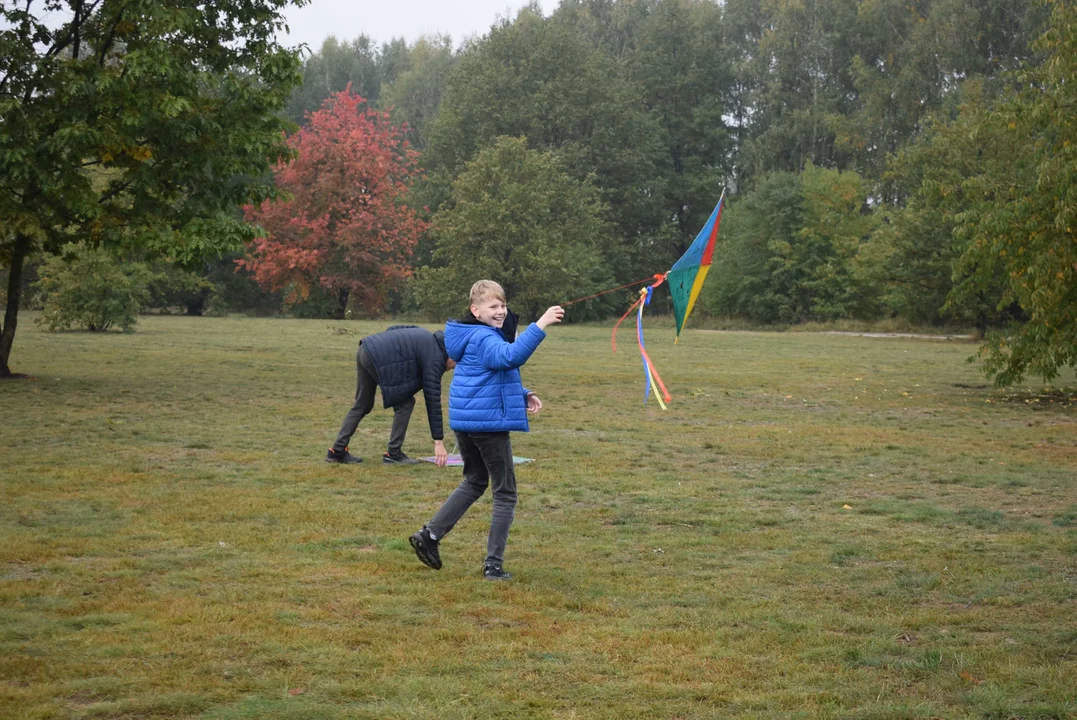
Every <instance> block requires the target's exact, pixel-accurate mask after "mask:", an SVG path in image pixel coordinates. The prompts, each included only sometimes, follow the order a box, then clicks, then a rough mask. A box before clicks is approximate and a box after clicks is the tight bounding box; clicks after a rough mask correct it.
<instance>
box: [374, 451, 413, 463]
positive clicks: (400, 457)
mask: <svg viewBox="0 0 1077 720" xmlns="http://www.w3.org/2000/svg"><path fill="white" fill-rule="evenodd" d="M381 461H382V463H384V464H386V465H418V464H419V463H421V462H422V460H415V459H413V458H409V457H408V456H407V455H405V454H404V453H402V452H399V453H397V454H395V455H393V454H391V453H384V454H383V455H382V456H381Z"/></svg>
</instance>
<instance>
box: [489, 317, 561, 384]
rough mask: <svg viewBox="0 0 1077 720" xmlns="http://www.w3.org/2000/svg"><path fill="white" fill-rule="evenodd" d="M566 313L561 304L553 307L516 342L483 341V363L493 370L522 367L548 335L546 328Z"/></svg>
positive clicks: (494, 339)
mask: <svg viewBox="0 0 1077 720" xmlns="http://www.w3.org/2000/svg"><path fill="white" fill-rule="evenodd" d="M564 315H565V311H564V310H563V309H561V307H560V306H557V305H555V306H553V307H551V308H550V309H549V310H547V311H546V312H545V313H543V315H542V317H540V318H539V319H538V320H537V321H536V322H534V323H532V324H530V325H528V326H527V329H526V330H524V331H523V332H522V333H520V335H519V337H517V338H516V342H514V343H509V342H505V341H504V340H499V339H497V338H494V337H491V338H490V339H488V340H486V341H485V343H483V346H482V350H481V357H482V364H483V365H485V366H486V367H488V368H489V369H491V370H508V369H510V368H517V367H520V366H521V365H523V364H524V363H525V362H527V359H528V358H529V357H531V354H532V353H534V352H535V350H536V349H538V346H539V343H541V342H542V341H543V339H544V338H545V337H546V332H545V328H546V327H547V326H549V325H552V324H554V323H559V322H561V318H563V317H564Z"/></svg>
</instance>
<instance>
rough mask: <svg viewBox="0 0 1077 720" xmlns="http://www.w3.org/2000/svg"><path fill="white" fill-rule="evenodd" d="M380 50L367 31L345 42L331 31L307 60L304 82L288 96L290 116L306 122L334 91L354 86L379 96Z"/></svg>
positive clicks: (371, 97) (362, 92)
mask: <svg viewBox="0 0 1077 720" xmlns="http://www.w3.org/2000/svg"><path fill="white" fill-rule="evenodd" d="M378 60H379V57H378V50H377V48H376V47H375V46H374V43H373V41H372V40H371V39H370V38H369V37H367V36H366V35H360V36H359V37H357V38H355V39H354V40H351V41H348V42H341V41H340V40H338V39H337V38H336V37H334V36H332V35H330V36H329V37H327V38H326V39H325V40H324V41H322V45H321V47H320V48H319V49H318V50H317V52H314V53H312V54H311V55H310V56H309V57H307V58H306V59H305V60H304V61H303V70H302V73H303V82H302V84H301V85H300V86H299V87H297V88H296V89H295V91H294V92H293V93H292V96H291V98H290V99H289V100H288V110H287V114H288V117H289V119H291V120H292V121H293V122H295V123H297V124H302V123H303V122H304V120H305V118H306V116H307V113H310V112H314V111H315V110H317V109H318V108H320V107H321V106H322V104H323V103H325V100H326V98H328V97H329V96H330V95H332V94H333V93H338V92H341V91H342V90H344V88H346V87H348V86H349V85H350V86H351V87H352V89H353V90H354V91H355V92H356V93H358V94H359V95H362V96H363V97H365V98H367V99H368V100H370V101H371V102H374V101H376V100H377V99H378V95H379V93H380V92H381V84H382V77H381V72H380V70H379V67H378Z"/></svg>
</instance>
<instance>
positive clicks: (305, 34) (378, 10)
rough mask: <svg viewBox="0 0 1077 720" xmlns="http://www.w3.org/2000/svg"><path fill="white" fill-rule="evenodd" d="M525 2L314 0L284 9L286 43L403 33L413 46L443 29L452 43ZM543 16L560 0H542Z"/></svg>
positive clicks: (314, 45) (385, 38)
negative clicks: (288, 29) (416, 41)
mask: <svg viewBox="0 0 1077 720" xmlns="http://www.w3.org/2000/svg"><path fill="white" fill-rule="evenodd" d="M526 4H527V2H526V0H380V1H377V0H312V2H311V3H310V4H309V5H307V6H305V7H302V8H294V7H293V8H289V9H288V10H287V11H286V12H285V16H286V17H287V20H288V26H289V28H290V29H291V32H290V33H289V34H288V35H287V36H285V37H282V38H280V39H281V40H282V41H283V42H284V44H285V45H298V44H299V43H306V44H307V45H308V46H309V47H310V49H311V50H312V51H316V50H317V49H318V48H319V47H321V44H322V41H323V40H325V39H326V38H327V37H329V36H330V35H335V36H336V37H337V39H339V40H351V39H353V38H357V37H359V36H360V35H366V36H367V37H369V38H370V39H371V40H373V41H374V42H375V44H376V45H379V46H380V45H381V44H382V43H385V42H389V41H390V40H392V39H393V38H397V37H402V38H404V39H405V40H407V41H408V43H409V44H411V43H413V42H415V40H417V39H418V38H419V36H421V35H433V34H435V33H441V34H443V35H449V36H451V37H452V41H453V46H455V47H460V44H461V43H462V42H463V41H464V40H465V39H466V38H467V37H469V36H471V35H479V36H481V35H484V34H485V33H486V32H487V31H488V30H489V29H490V26H491V25H493V23H494V21H495V20H496V19H497V18H498V16H502V17H504V16H508V17H510V18H512V17H515V16H516V12H517V11H518V10H519V9H520V8H521V7H523V6H524V5H526ZM539 5H540V6H541V7H542V12H543V14H544V15H547V16H548V15H549V14H550V13H551V12H553V11H554V9H556V7H557V5H558V2H557V0H540V2H539Z"/></svg>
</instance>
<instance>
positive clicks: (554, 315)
mask: <svg viewBox="0 0 1077 720" xmlns="http://www.w3.org/2000/svg"><path fill="white" fill-rule="evenodd" d="M564 317H565V309H564V308H563V307H561V306H560V305H554V306H553V307H551V308H550V309H549V310H547V311H546V312H544V313H543V314H542V317H540V318H539V319H538V321H537V322H536V323H535V324H536V325H538V326H539V329H540V330H545V329H546V326H547V325H553V324H554V323H559V322H561V320H562V319H563V318H564Z"/></svg>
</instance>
